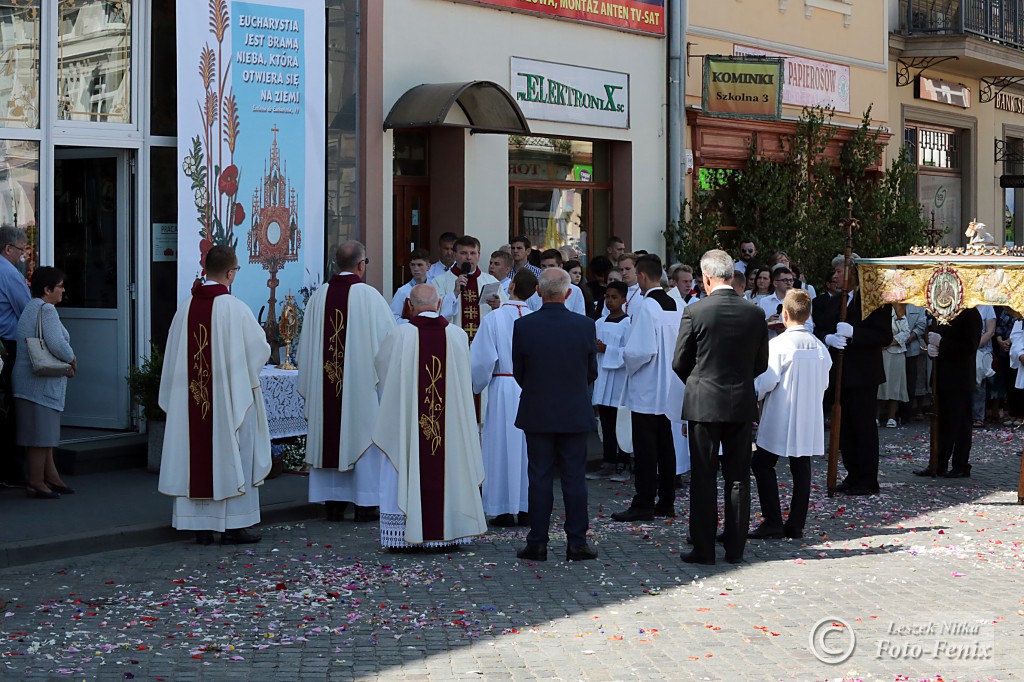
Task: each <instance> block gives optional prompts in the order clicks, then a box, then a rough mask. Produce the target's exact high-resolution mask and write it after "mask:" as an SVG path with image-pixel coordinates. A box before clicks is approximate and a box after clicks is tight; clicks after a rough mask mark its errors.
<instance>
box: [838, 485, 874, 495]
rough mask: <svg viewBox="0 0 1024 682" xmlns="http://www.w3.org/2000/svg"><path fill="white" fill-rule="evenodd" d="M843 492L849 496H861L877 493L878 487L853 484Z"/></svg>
mask: <svg viewBox="0 0 1024 682" xmlns="http://www.w3.org/2000/svg"><path fill="white" fill-rule="evenodd" d="M843 492H844V493H846V494H847V495H850V496H857V497H862V496H866V495H877V494H878V488H871V487H868V486H866V485H855V486H853V487H852V488H847V489H846V490H844V491H843Z"/></svg>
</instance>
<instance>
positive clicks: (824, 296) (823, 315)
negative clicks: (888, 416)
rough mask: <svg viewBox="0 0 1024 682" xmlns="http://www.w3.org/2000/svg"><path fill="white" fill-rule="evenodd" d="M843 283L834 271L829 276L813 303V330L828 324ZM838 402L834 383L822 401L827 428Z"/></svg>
mask: <svg viewBox="0 0 1024 682" xmlns="http://www.w3.org/2000/svg"><path fill="white" fill-rule="evenodd" d="M842 289H843V282H842V280H840V279H839V274H838V273H837V272H836V271H835V270H834V269H833V270H832V274H831V275H829V277H828V281H826V282H825V291H823V292H821V293H820V294H818V295H817V296H815V297H814V300H813V301H811V322H813V323H814V324H813V325H812V327H811V328H812V329H815V330H816V329H818V328H820V327H821V325H822V324H826V323H827V321H828V319H829V318H830V316H831V315H832V312H831V310H830V306H831V305H832V304H833V302H834V301H836V300H838V298H839V294H840V293H841V292H842ZM835 401H836V393H835V390H833V385H832V382H829V385H828V387H827V388H826V389H825V395H824V397H822V400H821V407H822V410H823V411H824V412H825V427H826V428H827V427H828V425H829V421H830V415H831V414H832V405H833V404H834V403H835Z"/></svg>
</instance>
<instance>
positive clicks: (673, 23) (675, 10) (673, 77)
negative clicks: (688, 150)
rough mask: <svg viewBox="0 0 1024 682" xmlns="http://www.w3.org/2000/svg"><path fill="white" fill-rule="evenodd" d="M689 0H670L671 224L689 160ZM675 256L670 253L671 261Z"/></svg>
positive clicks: (675, 216) (677, 210)
mask: <svg viewBox="0 0 1024 682" xmlns="http://www.w3.org/2000/svg"><path fill="white" fill-rule="evenodd" d="M687 1H688V0H668V15H667V17H666V18H667V24H668V25H667V26H666V30H667V31H668V193H667V194H668V196H667V203H668V212H667V215H668V221H669V222H679V220H680V219H681V218H682V216H681V215H680V214H679V207H680V204H682V202H683V197H684V193H683V177H684V176H685V175H686V169H685V167H684V166H685V164H686V159H685V158H684V155H683V143H684V140H685V139H686V136H685V130H686V54H685V50H684V45H685V44H686V3H687ZM674 257H675V254H672V253H669V254H668V259H669V262H671V260H672V259H673V258H674Z"/></svg>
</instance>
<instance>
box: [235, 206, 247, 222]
mask: <svg viewBox="0 0 1024 682" xmlns="http://www.w3.org/2000/svg"><path fill="white" fill-rule="evenodd" d="M244 222H245V208H243V207H242V205H241V204H235V225H241V224H242V223H244Z"/></svg>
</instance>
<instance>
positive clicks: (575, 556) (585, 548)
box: [545, 544, 597, 561]
mask: <svg viewBox="0 0 1024 682" xmlns="http://www.w3.org/2000/svg"><path fill="white" fill-rule="evenodd" d="M545 554H546V553H545ZM596 558H597V550H596V549H594V548H593V547H591V546H590V545H588V544H582V545H577V546H576V547H566V548H565V560H566V561H587V560H589V559H596Z"/></svg>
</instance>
